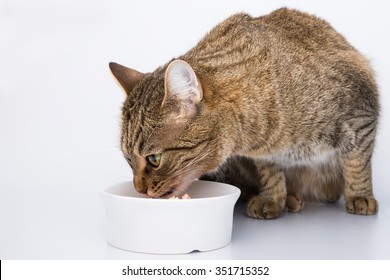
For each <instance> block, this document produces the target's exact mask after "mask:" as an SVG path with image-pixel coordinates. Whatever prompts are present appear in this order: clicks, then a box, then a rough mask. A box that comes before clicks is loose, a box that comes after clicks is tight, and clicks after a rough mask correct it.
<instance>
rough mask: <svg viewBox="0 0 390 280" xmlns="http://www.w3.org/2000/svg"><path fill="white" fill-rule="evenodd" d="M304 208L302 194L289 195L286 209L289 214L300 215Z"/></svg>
mask: <svg viewBox="0 0 390 280" xmlns="http://www.w3.org/2000/svg"><path fill="white" fill-rule="evenodd" d="M304 206H305V203H304V201H303V197H302V195H301V194H300V193H287V200H286V207H287V210H288V212H292V213H298V212H300V211H301V210H302V209H303V207H304Z"/></svg>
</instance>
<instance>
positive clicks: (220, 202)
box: [101, 181, 240, 254]
mask: <svg viewBox="0 0 390 280" xmlns="http://www.w3.org/2000/svg"><path fill="white" fill-rule="evenodd" d="M187 193H188V194H189V196H190V197H191V199H158V198H157V199H152V198H148V197H146V196H145V195H142V194H140V193H138V192H137V191H136V190H135V189H134V185H133V183H132V182H123V183H119V184H115V185H112V186H109V187H106V188H104V189H102V190H101V196H102V198H103V201H104V203H105V206H106V216H107V239H108V243H109V244H111V245H112V246H114V247H117V248H121V249H125V250H129V251H134V252H142V253H155V254H183V253H190V252H192V251H195V250H199V251H209V250H214V249H217V248H221V247H224V246H226V245H227V244H229V243H230V241H231V237H232V227H233V208H234V205H235V203H236V201H237V199H238V197H239V196H240V190H239V189H238V188H236V187H234V186H231V185H228V184H222V183H216V182H207V181H195V182H194V183H193V184H192V185H191V186H189V188H188V189H187Z"/></svg>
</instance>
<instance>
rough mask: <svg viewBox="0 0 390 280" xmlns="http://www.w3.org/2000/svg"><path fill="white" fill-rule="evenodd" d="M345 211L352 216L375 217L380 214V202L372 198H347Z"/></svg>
mask: <svg viewBox="0 0 390 280" xmlns="http://www.w3.org/2000/svg"><path fill="white" fill-rule="evenodd" d="M345 209H346V210H347V212H348V213H351V214H357V215H373V214H376V213H377V212H378V202H377V201H376V199H375V198H374V197H372V196H356V197H351V198H346V199H345Z"/></svg>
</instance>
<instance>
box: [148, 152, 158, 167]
mask: <svg viewBox="0 0 390 280" xmlns="http://www.w3.org/2000/svg"><path fill="white" fill-rule="evenodd" d="M147 159H148V162H149V163H150V164H151V165H153V166H154V167H158V166H159V165H160V161H161V154H153V155H149V156H148V157H147Z"/></svg>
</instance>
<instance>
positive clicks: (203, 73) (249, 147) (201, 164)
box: [110, 9, 379, 218]
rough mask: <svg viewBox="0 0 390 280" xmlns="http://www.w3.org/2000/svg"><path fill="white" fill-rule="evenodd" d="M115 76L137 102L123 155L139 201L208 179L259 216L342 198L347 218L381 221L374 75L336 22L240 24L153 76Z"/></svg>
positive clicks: (131, 107)
mask: <svg viewBox="0 0 390 280" xmlns="http://www.w3.org/2000/svg"><path fill="white" fill-rule="evenodd" d="M184 61H185V62H184ZM110 67H111V70H112V72H113V74H114V75H115V76H116V78H117V79H118V80H119V82H120V83H121V85H122V86H123V87H124V89H125V91H126V92H127V99H126V101H125V103H124V105H123V118H122V136H121V147H122V151H123V153H124V155H125V157H126V159H127V160H128V162H129V164H130V165H131V167H132V169H133V173H134V182H135V187H136V189H137V190H138V191H140V192H144V193H148V194H149V195H150V196H153V197H158V196H166V195H170V194H172V193H178V192H181V191H183V190H184V189H185V187H186V186H188V184H190V183H191V182H192V181H193V180H195V179H196V178H199V177H201V175H202V174H204V175H203V176H202V177H201V178H202V179H209V180H216V181H222V182H228V183H231V184H234V185H237V186H239V187H240V188H241V189H242V193H243V197H244V198H246V199H247V200H248V207H247V213H248V215H249V216H251V217H254V218H275V217H278V216H279V215H280V214H281V213H282V212H283V211H284V209H285V207H287V209H288V210H289V211H291V212H298V211H300V210H301V209H302V207H303V206H304V200H315V201H322V202H334V201H337V200H338V199H339V197H340V195H341V194H343V195H344V196H345V200H346V210H347V211H348V212H350V213H355V214H363V215H366V214H374V213H376V212H377V209H378V204H377V202H376V200H375V198H374V197H373V191H372V183H371V156H372V152H373V147H374V140H375V133H376V125H377V119H378V114H379V104H378V95H377V87H376V83H375V79H374V74H373V71H372V70H371V68H370V66H369V64H368V62H367V60H366V59H365V58H364V57H363V56H362V55H360V54H359V52H358V51H357V50H355V49H354V48H353V47H352V46H351V45H350V44H349V43H348V42H347V41H346V40H345V39H344V37H342V36H341V35H340V34H339V33H337V32H336V31H335V30H334V29H333V28H332V27H331V26H330V25H329V24H328V23H327V22H325V21H323V20H321V19H319V18H317V17H314V16H311V15H308V14H306V13H302V12H299V11H295V10H289V9H279V10H277V11H275V12H273V13H271V14H269V15H266V16H263V17H258V18H254V17H251V16H249V15H247V14H236V15H233V16H232V17H230V18H228V19H226V20H225V21H224V22H222V23H221V24H219V25H218V26H216V27H215V28H214V29H213V30H212V31H210V32H209V33H208V34H207V35H206V36H205V37H204V38H203V39H202V40H201V41H200V42H199V43H198V44H197V45H196V46H195V47H194V48H193V49H191V50H190V51H189V52H187V53H186V54H184V55H183V56H180V57H179V58H178V59H176V60H172V61H170V62H169V63H167V64H166V65H164V66H162V67H160V68H158V69H157V70H155V71H154V72H152V73H148V74H141V73H139V72H136V71H135V70H132V69H129V68H126V67H123V66H120V65H118V64H115V63H111V64H110ZM160 153H161V163H160V165H159V166H158V167H155V166H151V164H150V163H149V162H148V160H147V157H148V155H151V154H160Z"/></svg>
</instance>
